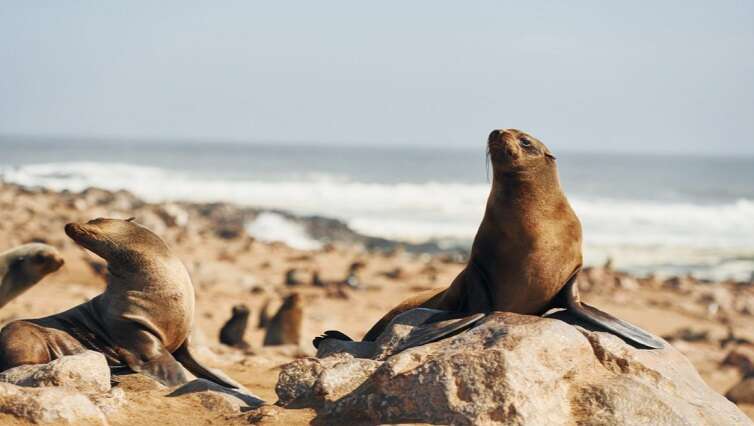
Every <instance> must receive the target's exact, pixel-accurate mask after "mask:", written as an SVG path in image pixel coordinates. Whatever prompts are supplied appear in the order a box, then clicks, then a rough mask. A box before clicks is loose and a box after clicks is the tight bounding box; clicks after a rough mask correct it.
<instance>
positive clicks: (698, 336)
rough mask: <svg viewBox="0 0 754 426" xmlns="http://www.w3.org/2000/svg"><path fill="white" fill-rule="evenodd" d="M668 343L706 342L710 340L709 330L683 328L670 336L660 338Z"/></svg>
mask: <svg viewBox="0 0 754 426" xmlns="http://www.w3.org/2000/svg"><path fill="white" fill-rule="evenodd" d="M662 338H663V339H665V340H668V341H676V340H683V341H685V342H707V341H709V340H710V337H709V330H694V329H692V328H690V327H683V328H680V329H678V330H676V331H674V332H673V333H671V334H667V335H664V336H662Z"/></svg>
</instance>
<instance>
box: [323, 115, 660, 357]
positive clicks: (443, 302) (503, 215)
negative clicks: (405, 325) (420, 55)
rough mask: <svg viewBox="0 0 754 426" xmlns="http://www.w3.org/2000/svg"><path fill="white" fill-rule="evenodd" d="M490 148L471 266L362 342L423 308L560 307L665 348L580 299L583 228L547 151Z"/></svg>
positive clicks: (523, 143) (531, 145) (509, 142)
mask: <svg viewBox="0 0 754 426" xmlns="http://www.w3.org/2000/svg"><path fill="white" fill-rule="evenodd" d="M487 146H488V154H489V157H490V160H491V163H492V170H493V180H492V188H491V190H490V194H489V197H488V199H487V206H486V210H485V214H484V218H483V219H482V223H481V224H480V226H479V230H478V231H477V234H476V238H475V239H474V243H473V245H472V248H471V255H470V257H469V261H468V263H467V265H466V268H465V269H464V270H463V271H461V273H460V274H459V275H458V276H457V277H456V279H455V280H454V281H453V282H452V284H451V285H450V287H448V288H447V289H442V290H431V291H429V292H425V293H422V294H419V295H417V296H415V297H412V298H410V299H408V300H406V301H404V302H402V303H401V304H400V305H398V306H397V307H396V308H394V309H393V310H391V311H390V312H388V313H387V314H386V315H385V316H384V317H383V318H382V319H380V320H379V321H378V322H377V324H375V325H374V326H373V327H372V328H371V329H370V330H369V331H368V332H367V334H366V336H365V337H364V340H365V341H373V340H375V339H376V338H377V337H378V336H379V335H380V334H381V333H382V331H383V330H384V329H385V327H386V326H387V324H388V323H389V322H390V320H391V319H393V318H394V317H395V316H396V315H398V314H400V313H402V312H405V311H407V310H409V309H413V308H418V307H422V308H432V309H439V310H445V311H454V312H460V313H467V314H473V313H480V312H481V313H487V312H491V311H506V312H515V313H519V314H532V315H542V314H544V313H546V312H547V311H548V310H550V309H552V308H558V307H561V308H566V309H567V310H568V311H569V313H571V314H573V315H574V316H576V317H577V318H579V319H582V320H585V321H587V322H589V323H591V324H594V325H597V326H599V327H603V328H605V329H607V330H609V331H612V332H613V333H615V334H618V335H619V336H621V337H623V338H625V339H627V340H629V341H632V342H634V343H637V344H639V345H643V346H647V347H651V348H659V347H662V342H660V341H658V340H657V339H655V338H653V337H652V336H650V335H649V334H647V333H646V332H644V331H642V330H641V329H639V328H637V327H635V326H633V325H631V324H628V323H626V322H624V321H621V320H619V319H617V318H614V317H612V316H610V315H608V314H606V313H604V312H602V311H599V310H597V309H596V308H593V307H591V306H589V305H586V304H584V303H581V301H580V300H579V295H578V289H577V287H576V286H575V285H574V283H575V278H576V275H577V274H578V272H579V270H580V269H581V265H582V255H581V224H580V222H579V219H578V218H577V217H576V214H575V213H574V212H573V210H572V209H571V206H570V204H569V203H568V200H567V199H566V196H565V194H564V193H563V190H562V189H561V187H560V180H559V177H558V170H557V165H556V162H555V157H554V156H553V155H552V153H551V152H550V150H549V149H548V148H547V147H546V146H545V145H544V144H543V143H542V142H541V141H539V140H538V139H536V138H534V137H532V136H531V135H529V134H527V133H524V132H522V131H519V130H515V129H507V130H494V131H492V133H490V135H489V139H488V142H487ZM327 337H329V335H328V333H325V336H324V338H327ZM336 338H337V337H336ZM319 339H320V341H321V339H322V338H319ZM315 340H316V339H315Z"/></svg>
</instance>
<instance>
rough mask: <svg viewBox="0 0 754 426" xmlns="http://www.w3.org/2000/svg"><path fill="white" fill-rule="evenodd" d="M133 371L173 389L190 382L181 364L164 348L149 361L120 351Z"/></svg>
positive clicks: (125, 351) (137, 355)
mask: <svg viewBox="0 0 754 426" xmlns="http://www.w3.org/2000/svg"><path fill="white" fill-rule="evenodd" d="M119 352H120V354H121V356H122V357H123V359H124V360H125V361H126V364H128V366H129V367H130V368H131V370H133V371H135V372H137V373H141V374H144V375H147V376H149V377H151V378H153V379H155V380H157V381H158V382H160V383H162V384H163V385H165V386H168V387H173V386H178V385H182V384H184V383H187V382H188V379H187V378H186V374H184V372H183V368H182V367H181V364H179V363H178V361H176V359H175V358H174V357H173V355H171V354H170V352H168V351H167V350H166V349H165V348H164V347H162V346H160V348H159V350H158V353H157V354H156V355H155V356H152V357H150V358H148V359H144V358H143V357H142V356H140V355H139V354H134V353H132V352H129V351H127V350H120V351H119Z"/></svg>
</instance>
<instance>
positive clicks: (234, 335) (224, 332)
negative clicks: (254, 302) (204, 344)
mask: <svg viewBox="0 0 754 426" xmlns="http://www.w3.org/2000/svg"><path fill="white" fill-rule="evenodd" d="M248 323H249V307H248V306H246V305H244V304H238V305H236V306H234V307H233V311H232V313H231V318H230V319H229V320H228V322H226V323H225V325H223V328H221V329H220V343H222V344H225V345H228V346H232V347H234V348H239V349H248V348H249V344H248V343H247V342H246V340H244V334H245V333H246V326H247V325H248Z"/></svg>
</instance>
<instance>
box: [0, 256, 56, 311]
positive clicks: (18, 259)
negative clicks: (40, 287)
mask: <svg viewBox="0 0 754 426" xmlns="http://www.w3.org/2000/svg"><path fill="white" fill-rule="evenodd" d="M63 263H65V262H64V261H63V258H62V257H61V256H60V253H59V252H58V250H57V249H56V248H55V247H52V246H49V245H47V244H41V243H30V244H24V245H22V246H18V247H16V248H13V249H10V250H8V251H6V252H3V253H0V308H2V307H3V306H5V305H6V304H8V302H10V301H11V300H13V299H15V298H16V297H18V296H19V295H20V294H21V293H23V292H24V291H26V290H28V289H30V288H31V287H32V286H34V284H36V283H38V282H39V281H41V280H42V278H44V277H45V276H47V275H49V274H51V273H53V272H55V271H57V270H58V269H60V267H61V266H63Z"/></svg>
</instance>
